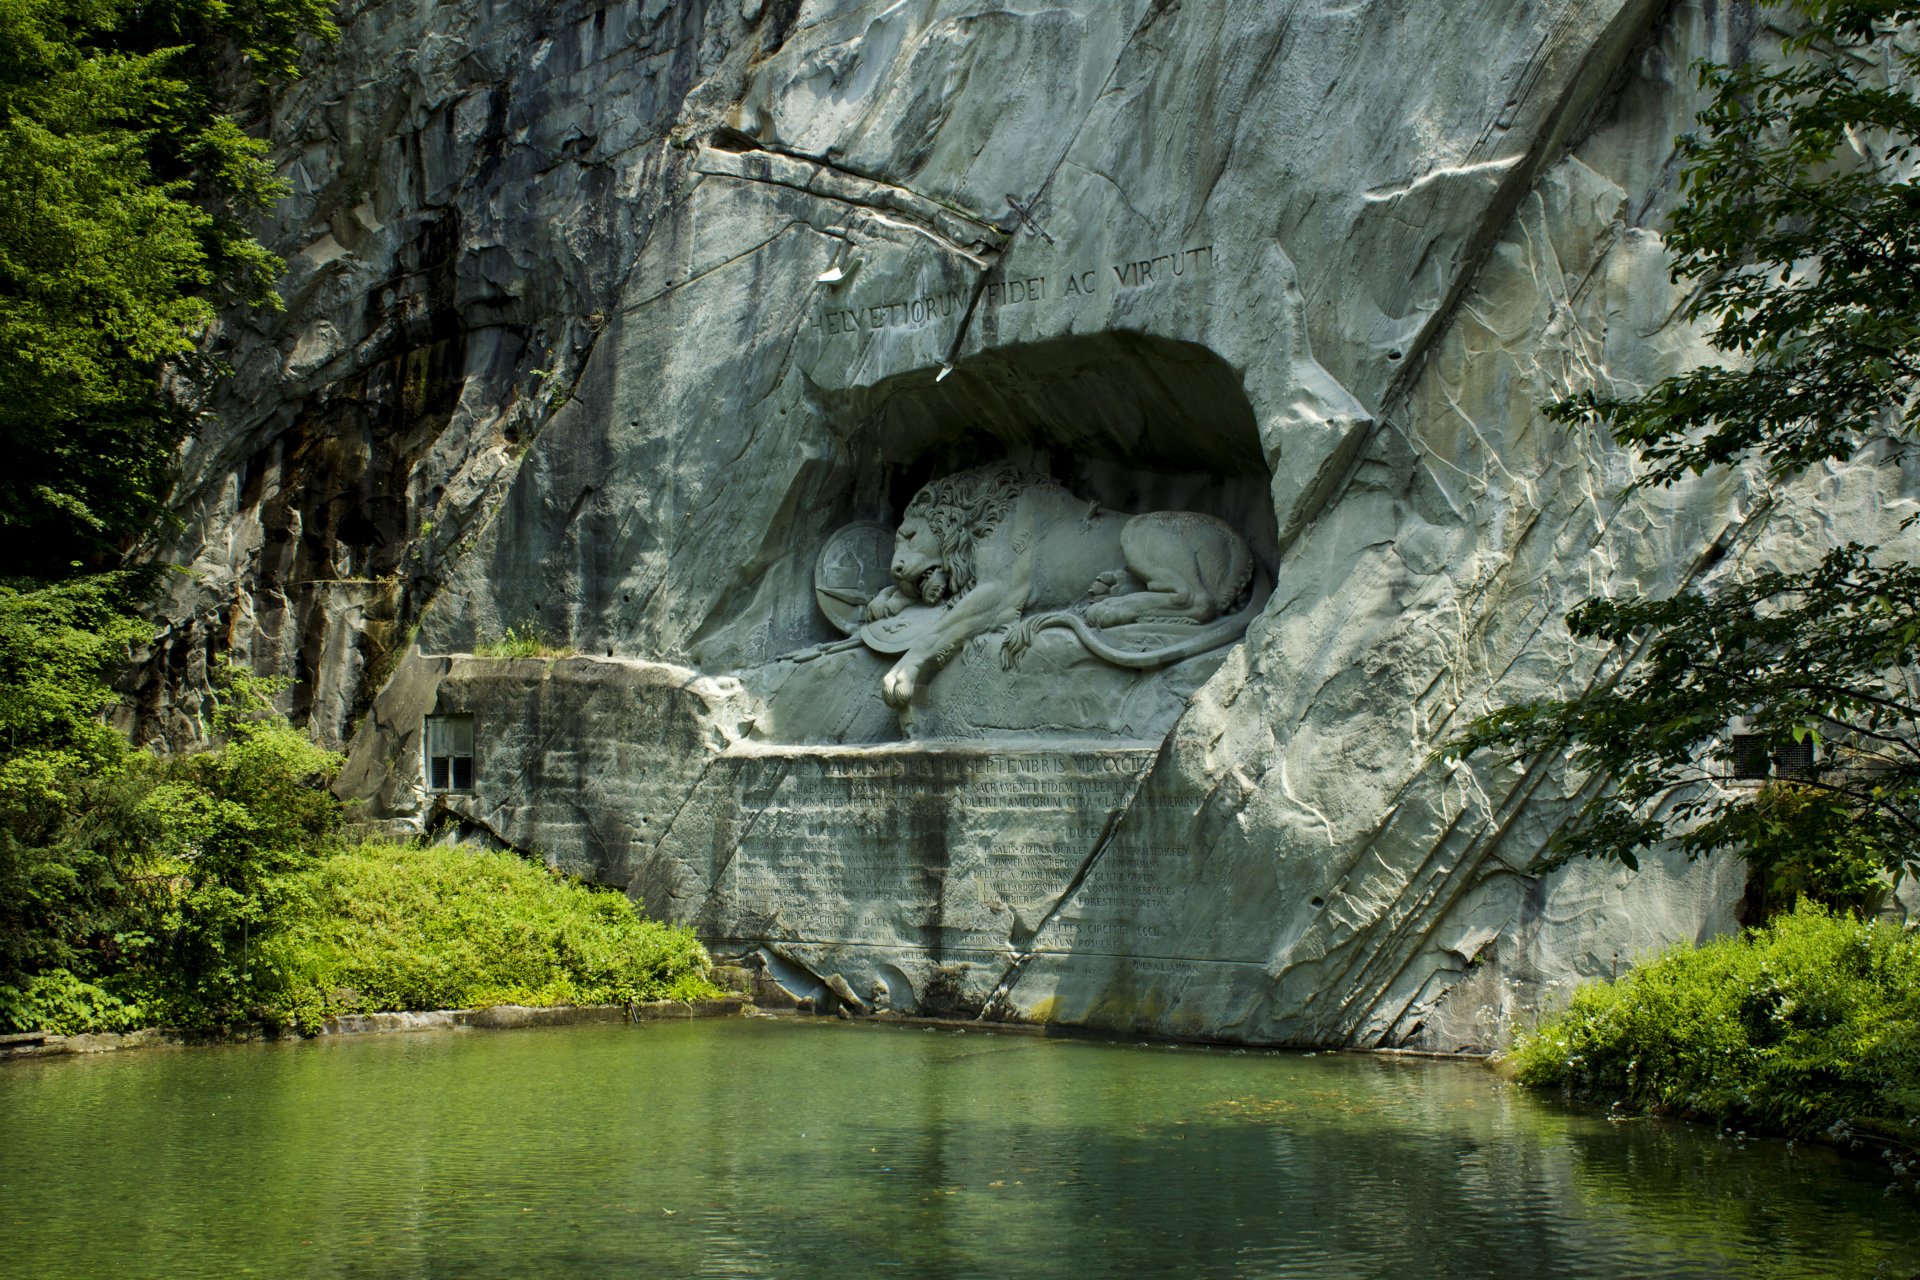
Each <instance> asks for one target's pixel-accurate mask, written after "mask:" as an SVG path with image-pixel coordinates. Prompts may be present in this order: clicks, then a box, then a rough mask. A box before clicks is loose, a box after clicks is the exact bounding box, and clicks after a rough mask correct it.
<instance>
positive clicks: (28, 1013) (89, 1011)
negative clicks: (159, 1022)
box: [0, 969, 144, 1036]
mask: <svg viewBox="0 0 1920 1280" xmlns="http://www.w3.org/2000/svg"><path fill="white" fill-rule="evenodd" d="M143 1020H144V1017H143V1014H142V1011H141V1009H140V1007H139V1006H138V1005H135V1004H128V1003H127V1002H126V1001H125V1000H123V999H121V998H120V996H118V995H116V994H115V993H113V992H112V991H109V990H107V989H106V988H104V987H97V986H95V985H94V984H93V983H91V982H85V981H82V980H81V979H79V978H76V977H74V976H73V975H72V974H71V973H68V972H67V971H66V970H65V969H54V970H51V971H49V972H47V973H41V974H36V975H34V976H33V977H32V978H30V979H28V981H27V985H26V989H25V990H24V991H22V990H19V989H16V988H14V987H0V1025H5V1026H12V1027H31V1028H33V1029H34V1030H36V1031H48V1032H51V1033H53V1034H54V1035H60V1036H71V1035H78V1034H80V1033H81V1032H83V1031H127V1030H130V1029H132V1028H134V1027H137V1026H139V1025H140V1024H141V1022H142V1021H143Z"/></svg>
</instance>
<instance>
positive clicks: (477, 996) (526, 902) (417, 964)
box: [260, 844, 722, 1029]
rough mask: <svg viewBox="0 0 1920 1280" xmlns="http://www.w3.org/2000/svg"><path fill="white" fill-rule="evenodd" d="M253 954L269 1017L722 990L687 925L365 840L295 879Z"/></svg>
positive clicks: (514, 868)
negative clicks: (290, 899)
mask: <svg viewBox="0 0 1920 1280" xmlns="http://www.w3.org/2000/svg"><path fill="white" fill-rule="evenodd" d="M297 879H298V884H297V900H298V904H299V905H297V906H296V907H295V908H294V909H293V910H292V911H291V912H289V913H288V914H289V918H288V921H287V923H286V925H285V927H284V928H283V929H282V930H281V931H280V932H279V933H278V934H276V935H275V936H274V937H273V938H272V939H271V940H270V941H269V942H268V943H267V944H266V945H265V946H263V947H262V948H261V950H260V959H261V962H262V963H263V964H264V965H266V966H267V968H268V969H269V970H270V971H271V973H272V974H273V986H272V990H271V993H270V1000H269V1007H270V1009H271V1011H272V1014H273V1015H274V1016H275V1017H278V1018H280V1019H284V1020H285V1021H287V1022H290V1023H293V1024H294V1025H296V1026H299V1027H302V1028H303V1029H311V1028H313V1027H315V1026H316V1025H318V1023H319V1020H320V1019H321V1018H323V1017H325V1016H327V1015H329V1014H341V1013H373V1012H382V1011H391V1010H409V1009H464V1008H477V1007H481V1006H485V1005H495V1004H527V1005H559V1004H620V1003H630V1002H634V1001H642V1000H695V999H701V998H704V997H709V996H717V995H720V994H722V993H721V992H720V991H719V990H718V988H716V987H715V986H714V985H713V984H712V982H711V981H709V980H708V978H707V971H708V959H707V954H706V951H705V950H704V949H703V948H702V947H701V946H700V944H699V942H697V941H696V940H695V939H694V937H693V934H692V933H691V932H690V931H689V930H687V929H685V928H675V927H670V926H668V925H663V924H660V923H658V922H657V921H653V920H648V919H646V918H644V917H642V916H641V915H640V914H639V913H638V912H637V911H636V910H635V908H634V906H633V904H632V903H631V902H629V901H628V900H627V899H626V897H625V896H623V895H621V894H618V893H610V892H606V891H604V890H595V889H590V888H588V887H586V886H584V885H580V884H577V883H574V882H572V881H568V880H564V879H560V878H558V877H556V876H554V875H552V874H551V873H549V872H548V871H547V870H546V869H545V868H543V867H540V866H538V865H536V864H533V863H530V862H528V861H526V860H525V859H523V858H520V857H517V856H515V855H513V854H509V853H478V852H474V851H472V850H466V849H458V848H434V847H429V848H421V847H417V846H410V845H398V844H368V845H361V846H358V847H355V848H350V849H347V850H344V851H343V852H340V853H337V854H334V855H333V856H331V857H328V858H324V859H321V860H320V861H319V862H317V863H316V864H315V865H314V866H312V867H311V868H309V869H307V870H305V871H303V872H301V873H300V874H299V876H298V878H297Z"/></svg>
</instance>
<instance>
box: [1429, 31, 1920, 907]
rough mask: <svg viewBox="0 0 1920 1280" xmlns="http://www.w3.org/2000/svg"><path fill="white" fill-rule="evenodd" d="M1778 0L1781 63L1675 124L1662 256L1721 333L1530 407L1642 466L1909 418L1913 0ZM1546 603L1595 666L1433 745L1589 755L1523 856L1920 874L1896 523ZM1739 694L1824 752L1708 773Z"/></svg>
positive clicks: (1908, 614) (1839, 441)
mask: <svg viewBox="0 0 1920 1280" xmlns="http://www.w3.org/2000/svg"><path fill="white" fill-rule="evenodd" d="M1774 3H1775V4H1780V3H1781V0H1774ZM1784 7H1786V8H1787V9H1789V10H1790V11H1791V12H1792V13H1793V14H1794V15H1796V17H1797V18H1798V20H1799V23H1800V24H1801V25H1799V27H1798V29H1797V32H1796V34H1794V35H1792V36H1791V37H1790V38H1789V39H1788V40H1787V41H1786V44H1785V56H1784V58H1783V59H1782V61H1780V62H1777V63H1762V62H1758V61H1754V62H1749V63H1746V64H1744V65H1742V66H1738V67H1725V66H1714V65H1703V66H1702V67H1701V68H1700V76H1701V84H1702V86H1703V87H1704V88H1705V89H1707V90H1708V91H1709V92H1710V95H1711V97H1710V101H1709V104H1708V106H1707V107H1706V109H1705V110H1704V111H1702V112H1701V113H1700V115H1699V117H1698V123H1699V125H1700V130H1699V132H1697V133H1694V134H1690V135H1688V136H1686V137H1684V138H1682V139H1680V140H1679V143H1678V146H1679V153H1680V157H1681V159H1682V161H1683V162H1684V166H1685V167H1684V170H1683V173H1682V178H1681V189H1682V192H1683V195H1684V196H1685V201H1684V203H1683V205H1682V206H1681V207H1680V208H1679V209H1678V210H1677V211H1676V213H1675V215H1674V218H1673V225H1672V229H1671V231H1670V233H1669V236H1668V247H1669V249H1670V250H1671V252H1672V253H1673V255H1674V260H1673V265H1672V275H1673V279H1674V280H1675V282H1676V283H1688V284H1691V285H1692V286H1693V289H1694V292H1693V294H1692V297H1691V301H1690V302H1689V304H1688V307H1687V312H1686V314H1687V318H1688V319H1689V320H1693V321H1704V322H1707V323H1708V324H1709V325H1710V337H1711V341H1712V343H1713V345H1714V346H1715V348H1717V349H1718V350H1719V351H1720V352H1722V353H1723V354H1724V355H1726V356H1727V357H1730V358H1729V359H1727V360H1726V361H1725V362H1723V363H1716V364H1710V365H1707V366H1705V367H1703V368H1700V369H1696V370H1693V371H1690V372H1687V373H1683V374H1680V375H1677V376H1675V377H1671V378H1668V379H1666V380H1665V381H1663V382H1661V383H1660V384H1659V385H1657V386H1655V387H1654V388H1653V389H1652V390H1650V391H1648V392H1646V393H1645V394H1643V395H1639V396H1633V397H1621V398H1612V397H1607V396H1602V395H1598V394H1596V393H1593V392H1588V393H1586V394H1583V395H1580V396H1577V397H1574V398H1572V399H1569V400H1565V401H1562V402H1560V403H1558V404H1556V405H1552V406H1550V407H1549V408H1548V410H1547V412H1548V414H1549V416H1550V417H1552V418H1555V419H1558V420H1561V421H1575V420H1587V421H1593V422H1598V423H1600V424H1602V425H1604V426H1605V427H1607V428H1608V429H1609V430H1610V431H1611V432H1612V434H1613V435H1614V437H1615V438H1616V439H1617V440H1619V441H1620V442H1622V443H1624V444H1627V445H1629V446H1631V447H1632V448H1634V449H1635V450H1636V451H1637V452H1638V453H1639V454H1640V456H1641V458H1642V459H1643V461H1644V462H1646V463H1647V464H1648V469H1647V472H1646V474H1645V475H1644V476H1643V477H1642V478H1641V479H1640V480H1638V481H1637V482H1636V483H1637V484H1640V485H1670V484H1672V483H1674V482H1675V481H1677V480H1679V479H1681V478H1683V477H1685V476H1687V475H1689V474H1698V473H1701V472H1703V471H1705V470H1707V469H1708V468H1710V467H1715V466H1725V465H1735V464H1741V463H1757V464H1759V465H1761V466H1763V467H1764V468H1765V471H1766V473H1767V474H1768V475H1769V476H1771V477H1772V478H1775V479H1784V478H1786V477H1789V476H1791V475H1792V474H1794V473H1795V472H1797V471H1799V470H1800V469H1802V468H1805V467H1807V466H1809V465H1811V464H1814V463H1818V462H1822V461H1826V460H1840V459H1847V458H1854V457H1858V456H1861V455H1862V454H1863V452H1864V451H1867V450H1870V449H1873V450H1887V451H1890V452H1891V453H1892V454H1893V455H1897V453H1898V452H1899V450H1900V448H1901V447H1903V446H1904V445H1906V444H1907V443H1909V442H1911V441H1912V440H1913V438H1914V436H1915V435H1916V433H1917V432H1920V184H1917V183H1916V182H1915V166H1916V151H1915V146H1916V142H1917V141H1920V99H1917V98H1916V95H1915V84H1916V83H1917V82H1920V43H1916V38H1915V31H1914V28H1913V27H1912V25H1911V24H1913V23H1914V22H1915V21H1916V20H1920V5H1916V4H1914V3H1911V0H1907V2H1899V0H1787V3H1785V5H1784ZM1896 460H1897V457H1896ZM1567 624H1568V629H1569V630H1570V631H1571V632H1572V633H1573V634H1574V635H1575V636H1578V637H1582V638H1585V639H1592V640H1600V641H1604V642H1607V643H1608V644H1611V645H1613V646H1615V653H1616V654H1617V655H1618V659H1619V660H1618V662H1617V664H1615V666H1614V667H1613V668H1612V672H1611V674H1610V675H1609V676H1608V677H1607V678H1605V679H1603V680H1600V681H1598V682H1596V683H1595V684H1594V685H1593V686H1592V687H1590V688H1588V689H1587V690H1585V691H1584V692H1582V693H1580V694H1579V695H1577V696H1574V697H1569V698H1562V699H1549V700H1544V701H1539V702H1532V703H1527V704H1522V705H1517V706H1509V707H1506V708H1503V709H1500V710H1498V711H1495V712H1493V713H1491V714H1489V715H1487V716H1484V717H1482V718H1480V719H1479V720H1477V721H1475V722H1474V723H1473V724H1472V725H1471V726H1470V727H1469V729H1468V730H1467V732H1466V733H1465V734H1464V735H1463V736H1462V737H1461V738H1460V739H1459V740H1457V741H1456V742H1454V743H1453V744H1450V746H1449V747H1448V748H1447V749H1446V754H1448V755H1451V756H1454V757H1460V756H1465V755H1467V754H1470V753H1472V752H1475V751H1480V750H1496V751H1500V752H1503V753H1505V754H1506V755H1507V756H1508V757H1510V758H1513V759H1520V758H1528V757H1534V756H1538V755H1542V754H1545V755H1548V756H1554V757H1560V758H1564V759H1566V760H1567V762H1568V763H1569V765H1570V766H1572V767H1573V768H1574V769H1576V770H1579V771H1585V772H1588V773H1590V774H1592V775H1594V776H1597V777H1603V778H1607V779H1610V785H1609V786H1607V787H1605V788H1602V789H1601V790H1600V791H1598V792H1597V793H1596V794H1595V795H1593V797H1592V798H1591V799H1590V800H1589V801H1588V802H1587V803H1586V804H1585V805H1584V807H1583V808H1582V809H1581V810H1580V812H1579V813H1578V815H1577V816H1576V818H1575V820H1574V822H1573V823H1571V824H1570V826H1569V828H1568V829H1567V831H1566V832H1565V833H1564V834H1563V835H1562V836H1561V837H1559V838H1558V839H1557V840H1556V841H1555V842H1554V843H1553V845H1552V846H1550V848H1549V850H1548V852H1547V854H1546V855H1545V856H1543V858H1542V859H1541V860H1540V862H1539V863H1538V864H1537V865H1538V867H1539V868H1540V869H1545V868H1547V867H1551V866H1555V865H1559V864H1561V863H1563V862H1565V861H1567V860H1568V859H1570V858H1573V857H1576V856H1586V857H1597V858H1602V859H1612V860H1617V861H1619V862H1621V863H1623V864H1624V865H1626V866H1628V867H1629V868H1632V867H1636V866H1637V865H1638V855H1639V853H1640V851H1642V850H1646V849H1649V848H1652V847H1654V846H1656V845H1659V844H1661V843H1663V842H1666V841H1669V840H1671V841H1674V842H1675V843H1677V844H1678V846H1679V847H1680V848H1681V849H1683V850H1684V851H1685V852H1686V853H1687V854H1688V856H1689V857H1698V856H1701V855H1703V854H1707V853H1711V852H1713V851H1715V850H1719V849H1726V848H1736V849H1739V850H1741V851H1742V852H1743V853H1745V855H1746V856H1747V857H1748V859H1749V861H1750V862H1751V863H1752V864H1753V865H1754V867H1755V869H1756V871H1758V872H1759V873H1760V879H1762V880H1763V881H1770V882H1772V883H1773V884H1774V885H1775V886H1776V888H1777V889H1778V888H1780V887H1783V886H1784V887H1788V888H1790V887H1792V886H1793V885H1795V884H1798V885H1800V886H1801V887H1803V888H1806V887H1811V888H1813V889H1814V890H1815V892H1816V894H1817V895H1824V896H1826V897H1827V898H1828V899H1829V900H1833V899H1844V898H1846V897H1847V894H1848V892H1849V891H1848V890H1846V889H1843V888H1841V887H1836V886H1842V885H1851V886H1852V890H1853V891H1857V890H1858V888H1859V883H1860V879H1861V876H1860V874H1859V872H1860V870H1861V868H1863V867H1864V868H1865V869H1867V870H1868V871H1871V872H1891V873H1893V874H1894V875H1895V876H1896V877H1897V876H1898V875H1900V874H1902V873H1916V872H1920V569H1916V568H1915V566H1914V565H1913V564H1912V563H1911V562H1910V556H1909V555H1908V549H1907V548H1904V547H1867V546H1861V545H1857V544H1854V545H1848V546H1844V547H1839V548H1835V549H1834V550H1832V551H1830V552H1829V553H1828V554H1827V555H1826V556H1825V557H1824V558H1823V559H1822V560H1821V562H1820V563H1819V564H1818V565H1817V566H1815V567H1814V568H1812V569H1810V570H1806V571H1802V572H1787V571H1784V570H1778V569H1768V570H1764V571H1761V572H1758V573H1753V574H1750V575H1748V576H1745V577H1733V578H1730V579H1729V580H1727V581H1725V582H1723V583H1721V584H1719V585H1717V586H1715V587H1714V588H1712V589H1711V590H1708V591H1697V590H1690V591H1685V592H1682V593H1680V594H1678V595H1675V596H1673V597H1671V598H1667V599H1648V598H1645V597H1640V596H1635V595H1627V596H1621V597H1614V598H1605V599H1590V600H1587V601H1586V602H1585V603H1584V604H1582V605H1580V606H1579V607H1578V608H1576V609H1574V610H1573V611H1572V612H1571V613H1570V614H1569V616H1568V620H1567ZM1736 718H1738V719H1744V720H1745V722H1746V723H1745V726H1744V732H1745V733H1746V734H1748V735H1751V736H1752V738H1753V739H1755V740H1757V742H1758V744H1759V745H1760V747H1761V748H1762V749H1763V750H1764V751H1765V752H1767V753H1769V754H1772V755H1773V756H1774V758H1775V759H1776V760H1778V759H1781V758H1782V757H1783V756H1784V755H1785V754H1786V753H1787V752H1788V751H1789V748H1791V747H1793V746H1795V745H1803V744H1806V743H1809V742H1812V743H1816V744H1818V745H1819V746H1820V747H1821V749H1822V752H1823V756H1824V759H1823V761H1822V762H1821V765H1820V767H1819V768H1818V769H1815V770H1792V771H1790V772H1791V773H1792V774H1794V775H1795V776H1791V777H1777V778H1776V780H1775V781H1774V782H1772V783H1771V784H1769V785H1768V786H1765V787H1762V788H1759V789H1736V788H1727V787H1724V786H1721V785H1719V783H1720V782H1722V781H1724V780H1725V779H1726V778H1727V777H1728V775H1729V773H1730V772H1731V766H1732V764H1733V751H1734V744H1733V742H1732V737H1731V734H1730V733H1729V726H1730V725H1731V724H1732V723H1733V722H1734V721H1735V720H1736ZM1781 772H1786V771H1782V770H1779V769H1776V773H1777V774H1778V773H1781ZM1815 864H1817V865H1815ZM1809 866H1813V867H1814V870H1813V871H1812V872H1809ZM1856 896H1857V893H1856Z"/></svg>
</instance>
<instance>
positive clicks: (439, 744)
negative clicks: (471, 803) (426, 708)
mask: <svg viewBox="0 0 1920 1280" xmlns="http://www.w3.org/2000/svg"><path fill="white" fill-rule="evenodd" d="M427 790H429V791H471V790H473V717H472V716H428V717H427Z"/></svg>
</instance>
